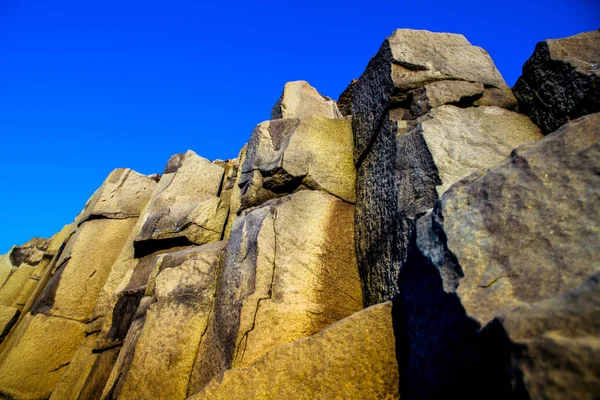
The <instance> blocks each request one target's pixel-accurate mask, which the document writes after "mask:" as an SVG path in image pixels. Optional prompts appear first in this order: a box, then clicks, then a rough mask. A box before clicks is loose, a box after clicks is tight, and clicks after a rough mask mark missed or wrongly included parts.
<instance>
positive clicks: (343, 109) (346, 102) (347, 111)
mask: <svg viewBox="0 0 600 400" xmlns="http://www.w3.org/2000/svg"><path fill="white" fill-rule="evenodd" d="M356 82H358V80H356V79H352V82H350V84H349V85H348V87H347V88H346V89H345V90H344V91H343V92H342V94H340V97H339V99H338V101H337V105H338V108H339V110H340V113H341V114H342V115H343V116H344V117H348V116H351V115H352V89H353V88H354V85H356Z"/></svg>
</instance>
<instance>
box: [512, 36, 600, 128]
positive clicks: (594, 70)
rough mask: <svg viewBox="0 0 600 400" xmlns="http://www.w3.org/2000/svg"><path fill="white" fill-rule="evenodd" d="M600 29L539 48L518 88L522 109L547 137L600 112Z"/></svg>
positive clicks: (541, 43) (542, 45)
mask: <svg viewBox="0 0 600 400" xmlns="http://www.w3.org/2000/svg"><path fill="white" fill-rule="evenodd" d="M599 86H600V30H596V31H591V32H585V33H581V34H579V35H575V36H571V37H568V38H564V39H554V40H545V41H543V42H540V43H538V44H537V46H536V47H535V51H534V52H533V55H532V56H531V58H530V59H529V60H527V62H526V63H525V65H524V66H523V75H521V77H520V78H519V80H518V81H517V83H516V84H515V87H514V92H515V95H516V96H517V99H518V100H519V110H520V111H521V112H523V113H525V114H528V115H529V116H530V117H531V119H532V120H533V122H535V123H536V124H538V125H539V126H540V128H541V129H542V132H544V133H545V134H547V133H550V132H553V131H555V130H556V129H557V128H559V127H560V126H561V125H563V124H564V123H566V122H567V121H569V120H572V119H576V118H579V117H581V116H583V115H586V114H590V113H594V112H598V111H600V93H599V90H598V87H599Z"/></svg>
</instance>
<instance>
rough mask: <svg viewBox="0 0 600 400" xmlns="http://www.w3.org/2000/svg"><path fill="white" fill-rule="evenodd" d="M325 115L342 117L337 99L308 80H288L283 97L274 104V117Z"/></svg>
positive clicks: (335, 117) (326, 116)
mask: <svg viewBox="0 0 600 400" xmlns="http://www.w3.org/2000/svg"><path fill="white" fill-rule="evenodd" d="M306 117H323V118H332V119H342V118H343V116H342V114H341V113H340V112H339V110H338V108H337V105H336V104H335V100H333V99H330V98H329V97H325V96H323V95H321V94H320V93H319V92H317V89H315V88H314V87H312V86H310V84H309V83H308V82H306V81H294V82H288V83H286V84H285V86H284V88H283V93H281V97H279V100H278V101H277V103H276V104H275V106H273V110H272V111H271V118H272V119H279V118H306Z"/></svg>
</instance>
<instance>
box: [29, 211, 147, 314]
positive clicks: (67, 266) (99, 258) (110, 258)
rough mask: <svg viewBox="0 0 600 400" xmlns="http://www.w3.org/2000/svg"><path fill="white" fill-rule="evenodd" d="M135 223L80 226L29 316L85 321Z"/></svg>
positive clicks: (100, 221)
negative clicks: (33, 314) (49, 316)
mask: <svg viewBox="0 0 600 400" xmlns="http://www.w3.org/2000/svg"><path fill="white" fill-rule="evenodd" d="M135 223H136V219H135V218H128V219H92V220H88V221H86V222H84V223H83V224H82V225H81V226H80V227H79V229H78V230H77V232H76V233H75V235H73V236H72V237H71V239H70V240H69V242H70V243H69V244H68V245H67V246H66V248H65V251H63V253H64V254H62V256H61V259H62V262H59V264H58V265H57V270H56V272H55V273H54V275H53V276H52V278H51V280H50V282H49V284H48V286H47V287H46V288H45V290H44V292H43V294H42V295H41V296H40V298H39V299H38V300H37V302H36V303H35V304H34V306H33V308H32V312H33V313H44V314H47V315H53V316H57V317H64V318H69V319H73V320H77V321H82V322H86V321H89V320H90V318H91V316H92V312H93V310H94V307H95V304H96V300H97V298H98V295H99V294H100V291H101V289H102V287H103V286H104V283H105V281H106V278H107V276H108V275H109V273H110V270H111V268H112V266H113V264H114V262H115V261H116V259H117V256H118V255H119V253H120V252H121V249H122V248H123V246H124V245H125V243H126V240H127V238H128V236H129V234H130V232H131V230H132V228H133V226H134V225H135Z"/></svg>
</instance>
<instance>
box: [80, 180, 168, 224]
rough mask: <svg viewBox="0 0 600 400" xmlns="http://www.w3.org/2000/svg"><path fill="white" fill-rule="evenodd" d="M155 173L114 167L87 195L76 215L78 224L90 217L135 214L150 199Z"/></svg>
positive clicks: (119, 217) (154, 184) (124, 216)
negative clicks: (142, 172) (98, 185)
mask: <svg viewBox="0 0 600 400" xmlns="http://www.w3.org/2000/svg"><path fill="white" fill-rule="evenodd" d="M157 180H158V179H157V176H155V175H154V176H146V175H142V174H139V173H137V172H135V171H133V170H131V169H129V168H117V169H115V170H114V171H112V172H111V173H110V174H109V175H108V177H107V178H106V179H105V180H104V182H103V183H102V185H101V186H100V188H98V190H96V192H95V193H94V194H93V195H92V197H90V199H89V200H88V202H87V203H86V205H85V207H84V208H83V211H82V212H81V213H80V214H79V216H78V217H77V219H76V222H77V223H78V224H81V223H82V222H84V221H86V220H88V219H90V218H115V219H123V218H132V217H138V216H139V215H140V212H141V211H142V209H143V208H144V206H145V205H146V203H147V202H148V200H150V195H151V194H152V191H153V190H154V188H155V187H156V182H157Z"/></svg>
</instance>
